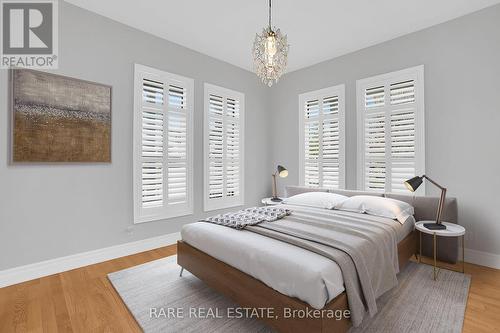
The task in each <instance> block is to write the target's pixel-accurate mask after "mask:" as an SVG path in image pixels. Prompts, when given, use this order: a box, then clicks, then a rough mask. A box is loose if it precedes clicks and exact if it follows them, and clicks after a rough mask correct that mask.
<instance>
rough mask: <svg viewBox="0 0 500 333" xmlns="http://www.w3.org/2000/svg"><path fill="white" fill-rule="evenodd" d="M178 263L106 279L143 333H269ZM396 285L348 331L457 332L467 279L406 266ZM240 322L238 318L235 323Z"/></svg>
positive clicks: (134, 269) (128, 271)
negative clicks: (375, 310) (435, 276)
mask: <svg viewBox="0 0 500 333" xmlns="http://www.w3.org/2000/svg"><path fill="white" fill-rule="evenodd" d="M176 261H177V257H176V256H170V257H167V258H163V259H159V260H155V261H151V262H148V263H145V264H142V265H139V266H135V267H131V268H128V269H125V270H122V271H118V272H114V273H111V274H109V275H108V278H109V279H110V281H111V283H112V284H113V286H114V287H115V289H116V290H117V292H118V293H119V294H120V296H121V298H122V299H123V301H124V303H125V304H126V305H127V307H128V309H129V310H130V312H131V313H132V314H133V316H134V317H135V319H136V320H137V322H138V323H139V325H140V326H141V327H142V329H143V330H144V331H145V332H204V333H208V332H272V330H271V329H270V328H268V327H267V326H266V325H265V324H263V323H262V322H261V321H259V320H256V319H251V318H244V319H242V318H241V316H240V314H241V313H240V314H238V313H237V305H236V304H234V303H233V302H231V301H230V300H228V299H227V298H225V297H224V296H221V295H220V294H218V293H217V292H215V291H213V290H212V289H210V288H209V287H207V286H206V285H205V284H204V283H203V282H202V281H200V280H199V279H198V278H196V277H195V276H193V275H192V274H190V273H189V272H187V271H184V273H183V276H182V277H179V271H180V267H179V266H178V265H177V263H176ZM398 280H399V285H398V287H396V288H394V289H393V290H391V291H389V292H388V293H386V294H385V295H383V296H382V297H381V298H380V299H379V300H378V301H377V304H378V307H379V312H378V314H377V315H376V316H375V317H374V318H369V319H367V320H365V322H363V324H362V325H361V326H360V327H358V328H356V329H351V331H350V333H360V332H391V333H392V332H394V333H396V332H398V333H400V332H412V333H413V332H415V333H420V332H421V333H431V332H461V331H462V325H463V320H464V312H465V306H466V303H467V296H468V293H469V285H470V276H469V275H463V274H461V273H457V272H451V271H447V270H441V272H440V274H439V279H438V281H434V280H433V279H432V267H431V266H428V265H424V264H421V265H419V264H416V263H410V264H409V265H407V266H406V268H405V269H404V270H403V271H402V272H401V273H400V274H399V275H398ZM238 317H239V318H238Z"/></svg>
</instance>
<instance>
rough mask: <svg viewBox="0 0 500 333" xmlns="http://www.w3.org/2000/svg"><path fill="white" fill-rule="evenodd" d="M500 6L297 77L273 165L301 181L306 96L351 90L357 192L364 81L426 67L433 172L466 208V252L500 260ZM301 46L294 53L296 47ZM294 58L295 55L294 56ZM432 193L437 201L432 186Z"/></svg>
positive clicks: (289, 80)
mask: <svg viewBox="0 0 500 333" xmlns="http://www.w3.org/2000/svg"><path fill="white" fill-rule="evenodd" d="M499 33H500V6H499V5H497V6H494V7H490V8H487V9H485V10H482V11H480V12H476V13H473V14H471V15H468V16H464V17H462V18H459V19H456V20H453V21H449V22H447V23H444V24H441V25H438V26H435V27H432V28H429V29H426V30H423V31H420V32H416V33H413V34H410V35H406V36H403V37H401V38H398V39H394V40H391V41H388V42H385V43H382V44H379V45H376V46H373V47H370V48H367V49H363V50H361V51H358V52H355V53H351V54H349V55H346V56H343V57H339V58H336V59H332V60H329V61H326V62H323V63H320V64H318V65H314V66H312V67H308V68H306V69H302V70H299V71H296V72H292V73H289V74H287V75H285V76H284V77H283V79H282V80H281V81H280V82H279V83H278V84H277V85H276V86H274V87H273V88H272V89H271V112H270V113H271V115H272V124H273V132H272V139H273V144H272V146H271V148H272V155H271V156H272V159H273V163H280V164H283V165H285V166H286V167H288V169H289V170H290V175H289V177H288V178H287V179H284V180H283V179H280V184H281V187H280V188H281V190H282V186H283V185H285V184H296V183H297V182H298V170H297V168H298V156H299V155H298V154H299V153H298V148H297V147H298V145H299V141H298V118H297V117H298V94H300V93H303V92H306V91H311V90H316V89H320V88H324V87H328V86H332V85H337V84H342V83H345V85H346V135H347V137H346V145H347V148H346V160H347V162H346V171H347V179H346V186H347V188H350V189H354V188H356V96H355V95H356V80H358V79H362V78H366V77H370V76H374V75H377V74H382V73H387V72H392V71H395V70H399V69H403V68H407V67H411V66H416V65H421V64H423V65H425V112H426V113H425V118H426V119H425V126H426V128H425V131H426V173H427V174H428V175H429V176H431V177H433V178H435V179H436V180H437V181H438V182H440V183H442V184H444V185H445V186H447V187H448V188H449V195H451V196H456V197H457V198H458V202H459V222H460V224H462V225H464V226H465V227H466V228H467V236H466V237H467V238H466V247H467V248H470V249H475V250H480V251H486V252H490V253H495V254H500V210H499V209H498V205H499V203H500V191H498V189H499V188H500V175H499V165H500V151H499V145H500V130H499V124H500V106H499V105H500V104H499V96H500V35H499ZM292 47H293V46H292ZM291 52H293V48H292V49H291ZM427 192H428V194H436V192H435V190H434V189H433V188H432V186H431V185H429V186H427Z"/></svg>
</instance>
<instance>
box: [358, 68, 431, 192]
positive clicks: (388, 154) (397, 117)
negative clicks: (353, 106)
mask: <svg viewBox="0 0 500 333" xmlns="http://www.w3.org/2000/svg"><path fill="white" fill-rule="evenodd" d="M357 109H358V187H359V188H360V189H362V190H367V191H375V192H405V193H406V192H408V190H407V189H406V187H405V186H404V184H403V182H404V181H405V180H407V179H409V178H411V177H413V176H415V175H421V174H423V173H424V169H425V151H424V149H425V142H424V140H425V138H424V135H425V132H424V67H423V66H419V67H414V68H409V69H405V70H402V71H398V72H394V73H389V74H384V75H379V76H375V77H372V78H368V79H364V80H359V81H357ZM421 191H424V190H421Z"/></svg>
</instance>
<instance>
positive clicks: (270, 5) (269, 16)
mask: <svg viewBox="0 0 500 333" xmlns="http://www.w3.org/2000/svg"><path fill="white" fill-rule="evenodd" d="M271 1H272V0H269V30H272V28H271V13H272V12H271Z"/></svg>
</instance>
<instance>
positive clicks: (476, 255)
mask: <svg viewBox="0 0 500 333" xmlns="http://www.w3.org/2000/svg"><path fill="white" fill-rule="evenodd" d="M460 252H462V250H461V249H460ZM461 255H462V254H461V253H460V257H459V258H461ZM460 260H461V259H460ZM465 262H468V263H471V264H476V265H481V266H487V267H491V268H496V269H500V255H499V254H494V253H489V252H483V251H478V250H473V249H465Z"/></svg>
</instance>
